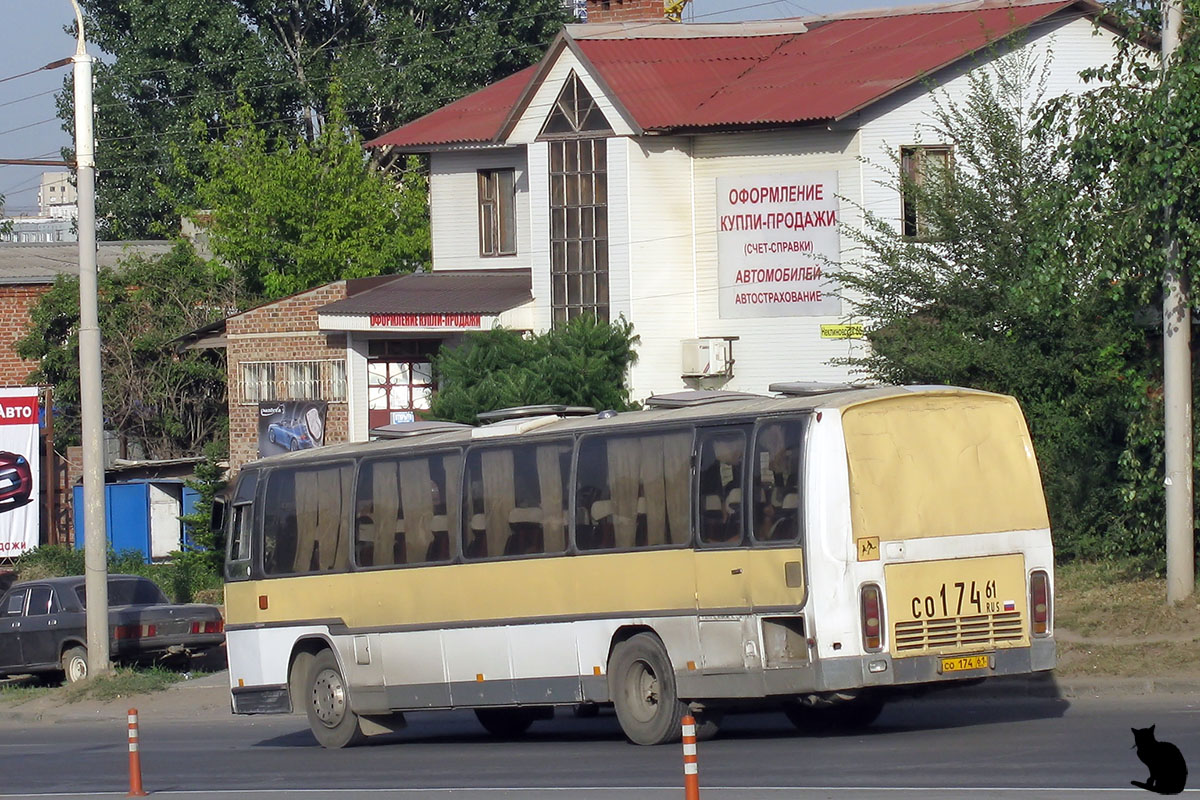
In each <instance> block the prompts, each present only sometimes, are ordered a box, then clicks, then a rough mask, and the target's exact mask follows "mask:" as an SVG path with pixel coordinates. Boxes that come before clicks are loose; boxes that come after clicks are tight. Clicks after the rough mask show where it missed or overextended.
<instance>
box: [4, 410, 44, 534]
mask: <svg viewBox="0 0 1200 800" xmlns="http://www.w3.org/2000/svg"><path fill="white" fill-rule="evenodd" d="M39 456H40V453H39V447H38V390H37V387H20V388H14V389H0V557H13V556H19V555H21V554H22V553H24V552H26V551H27V550H32V549H33V548H35V547H37V545H38V486H40V485H41V484H40V483H39V481H38V476H39V469H38V467H39V465H40V459H39Z"/></svg>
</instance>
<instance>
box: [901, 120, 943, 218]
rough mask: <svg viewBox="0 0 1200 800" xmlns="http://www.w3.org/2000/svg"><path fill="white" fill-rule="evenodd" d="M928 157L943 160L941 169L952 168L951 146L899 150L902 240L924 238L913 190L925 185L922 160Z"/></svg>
mask: <svg viewBox="0 0 1200 800" xmlns="http://www.w3.org/2000/svg"><path fill="white" fill-rule="evenodd" d="M930 155H937V156H939V157H944V158H945V162H944V167H943V168H944V169H947V170H948V169H951V168H953V166H954V145H952V144H928V145H924V144H912V145H902V146H901V147H900V234H901V235H902V236H903V237H904V238H906V239H920V238H922V237H923V236H924V235H925V231H924V228H925V224H923V223H922V222H921V216H920V209H919V208H918V207H917V198H916V197H914V196H913V188H914V187H917V186H921V185H922V184H923V183H924V182H925V180H926V175H925V161H926V159H927V158H929V156H930Z"/></svg>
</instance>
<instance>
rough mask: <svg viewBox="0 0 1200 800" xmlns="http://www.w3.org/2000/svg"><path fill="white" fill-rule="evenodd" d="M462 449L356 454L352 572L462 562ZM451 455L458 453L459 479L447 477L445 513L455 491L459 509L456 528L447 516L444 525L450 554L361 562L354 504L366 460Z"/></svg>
mask: <svg viewBox="0 0 1200 800" xmlns="http://www.w3.org/2000/svg"><path fill="white" fill-rule="evenodd" d="M464 451H465V448H464V447H448V448H446V447H443V448H437V447H434V448H432V449H424V448H422V449H413V450H409V449H405V450H395V451H392V452H390V453H380V454H379V455H372V456H364V457H363V458H359V459H357V460H356V463H355V468H354V481H353V484H352V488H353V496H352V497H351V498H350V501H351V514H352V515H353V516H352V519H351V521H350V522H351V528H350V571H351V572H378V571H380V570H392V569H419V568H422V567H443V566H447V565H450V564H458V563H461V562H462V559H461V555H462V547H461V544H462V529H463V520H462V505H463V501H462V497H463V492H462V488H463V475H464V474H465V473H466V455H465V452H464ZM451 455H457V456H458V458H459V467H458V481H457V482H456V483H452V482H451V481H450V480H449V479H447V480H446V495H447V497H446V498H445V500H446V515H447V517H449V516H450V507H451V505H455V503H454V501H455V496H456V495H457V500H458V502H457V504H456V505H457V506H458V508H459V512H458V525H457V531H456V530H455V526H453V525H452V524H451V522H450V520H449V519H447V521H446V525H447V531H446V535H447V536H448V537H449V540H450V541H449V545H450V557H449V558H448V559H446V560H444V561H420V562H415V563H405V564H394V563H393V564H370V565H364V564H360V563H359V560H358V517H359V515H358V513H357V512H358V509H357V505H358V484H359V480H360V479H361V476H362V472H363V468H364V467H365V466H366V465H367V464H374V463H377V462H388V463H396V462H399V461H403V460H412V459H417V458H433V457H435V456H442V457H446V456H451Z"/></svg>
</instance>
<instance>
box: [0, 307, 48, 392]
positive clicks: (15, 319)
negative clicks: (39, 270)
mask: <svg viewBox="0 0 1200 800" xmlns="http://www.w3.org/2000/svg"><path fill="white" fill-rule="evenodd" d="M49 290H50V286H49V285H48V284H18V285H12V286H0V386H20V385H22V384H24V383H25V379H26V378H27V377H29V373H30V372H32V371H33V369H34V367H36V366H37V362H36V361H27V360H25V359H23V358H21V357H20V356H18V355H17V350H16V344H17V341H18V340H19V339H22V338H24V336H25V333H26V330H25V329H26V326H27V325H28V324H29V312H30V309H32V308H33V305H34V303H36V302H37V300H38V298H39V297H41V296H42V295H44V294H45V293H46V292H48V291H49Z"/></svg>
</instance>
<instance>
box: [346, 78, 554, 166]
mask: <svg viewBox="0 0 1200 800" xmlns="http://www.w3.org/2000/svg"><path fill="white" fill-rule="evenodd" d="M535 69H536V67H526V68H525V69H523V70H521V71H520V72H516V73H513V74H512V75H509V76H508V77H507V78H504V79H503V80H500V81H497V82H496V83H493V84H492V85H490V86H485V87H484V88H482V89H480V90H479V91H477V92H473V93H471V94H469V95H467V96H466V97H463V98H461V99H459V100H455V101H454V102H453V103H451V104H450V105H448V106H442V107H441V108H439V109H438V110H437V111H431V112H430V113H428V114H426V115H425V116H423V117H419V118H417V119H415V120H413V121H412V122H410V123H408V124H407V125H403V126H401V127H399V128H397V129H396V130H394V131H389V132H388V133H385V134H383V135H382V136H380V137H378V138H375V139H372V140H371V141H369V142H367V143H366V146H367V147H382V146H384V145H395V146H398V147H402V148H403V147H411V146H413V145H437V144H455V143H458V142H462V143H469V142H470V143H475V142H490V141H491V140H492V138H493V137H495V136H496V134H497V133H498V132H499V131H500V126H501V125H503V124H504V121H505V120H506V119H507V118H508V113H509V112H510V111H511V110H512V107H513V104H514V103H516V102H517V99H518V98H519V97H520V96H521V91H522V90H523V89H524V88H525V86H526V85H527V84H528V83H529V80H530V78H532V77H533V72H534V70H535Z"/></svg>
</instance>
